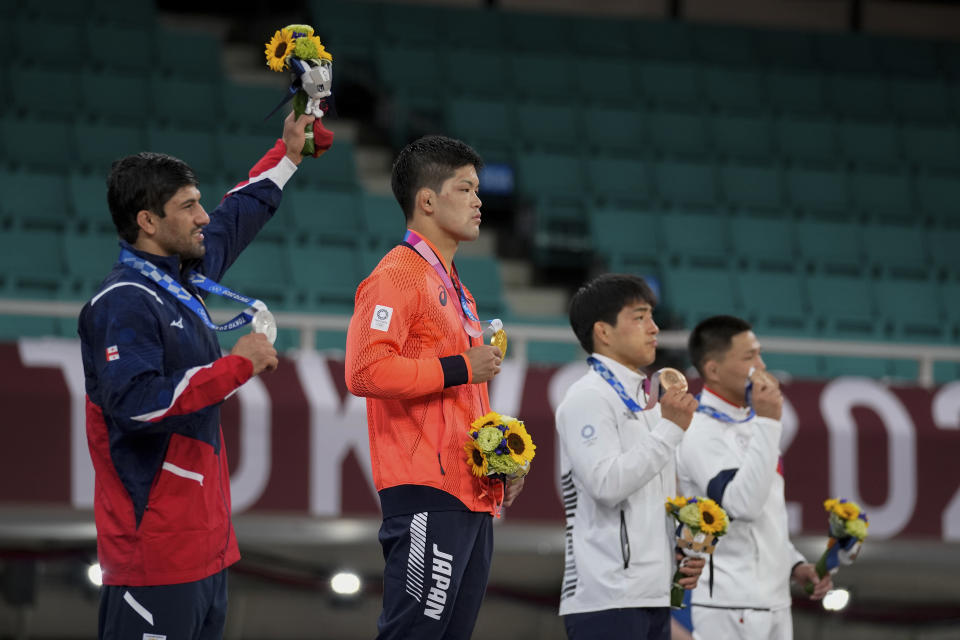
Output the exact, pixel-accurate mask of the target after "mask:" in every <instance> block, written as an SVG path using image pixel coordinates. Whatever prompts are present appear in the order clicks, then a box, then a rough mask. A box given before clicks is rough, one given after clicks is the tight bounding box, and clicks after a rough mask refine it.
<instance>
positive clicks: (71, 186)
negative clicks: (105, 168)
mask: <svg viewBox="0 0 960 640" xmlns="http://www.w3.org/2000/svg"><path fill="white" fill-rule="evenodd" d="M67 190H68V194H69V195H68V198H67V201H68V202H69V203H70V207H71V212H72V214H73V221H74V223H75V224H76V225H77V226H78V227H79V228H80V229H81V230H82V231H102V232H110V233H115V229H116V227H114V224H113V219H112V218H111V217H110V210H109V208H108V207H107V175H106V173H103V174H98V173H92V174H86V173H79V172H76V171H74V172H71V173H70V174H69V175H68V176H67ZM210 208H211V209H212V208H213V207H210Z"/></svg>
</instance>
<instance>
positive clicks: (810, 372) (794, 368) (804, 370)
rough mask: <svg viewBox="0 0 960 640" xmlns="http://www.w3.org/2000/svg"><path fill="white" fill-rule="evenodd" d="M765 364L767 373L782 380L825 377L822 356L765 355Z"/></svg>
mask: <svg viewBox="0 0 960 640" xmlns="http://www.w3.org/2000/svg"><path fill="white" fill-rule="evenodd" d="M761 339H762V337H761ZM763 363H764V364H765V365H766V366H767V371H769V372H771V373H772V374H773V375H775V376H776V377H777V378H778V379H781V380H782V379H784V378H787V377H790V378H799V379H802V380H813V379H817V378H822V377H823V358H822V357H821V356H815V355H807V354H803V353H764V354H763Z"/></svg>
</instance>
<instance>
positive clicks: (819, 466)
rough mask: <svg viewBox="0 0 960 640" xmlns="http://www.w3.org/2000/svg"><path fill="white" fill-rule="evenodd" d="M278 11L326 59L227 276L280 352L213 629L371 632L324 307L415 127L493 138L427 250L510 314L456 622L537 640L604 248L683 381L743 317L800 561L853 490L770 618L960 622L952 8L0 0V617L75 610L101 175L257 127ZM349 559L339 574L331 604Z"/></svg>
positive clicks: (360, 449)
mask: <svg viewBox="0 0 960 640" xmlns="http://www.w3.org/2000/svg"><path fill="white" fill-rule="evenodd" d="M268 9H269V10H268ZM291 22H306V23H309V24H312V25H314V26H316V27H317V30H318V34H319V35H320V36H321V39H322V40H323V42H324V43H325V44H326V45H327V48H328V49H329V50H330V51H331V52H332V53H333V55H334V74H335V82H334V94H335V98H336V114H335V115H331V116H330V117H329V124H328V126H329V127H330V128H331V129H333V130H334V131H335V132H336V136H337V137H336V141H335V144H334V147H333V149H332V150H331V151H330V152H329V153H328V154H327V155H325V156H324V157H323V158H320V159H318V160H308V161H306V162H305V163H304V164H303V165H302V166H301V169H300V171H299V172H298V174H297V175H296V176H295V177H294V178H293V180H292V181H291V183H290V185H289V186H288V189H286V190H285V198H284V203H283V205H282V206H281V209H280V211H279V213H278V216H277V218H276V219H275V220H274V221H272V222H271V223H270V225H268V227H267V229H265V231H264V233H263V234H262V236H261V237H260V238H259V239H258V241H257V242H256V243H255V244H254V245H253V247H252V248H251V249H250V250H249V252H248V254H245V255H244V257H243V258H242V259H241V261H240V262H238V263H237V265H236V267H235V269H234V270H233V271H232V272H231V273H230V274H229V275H228V278H227V280H226V282H228V283H229V284H231V285H233V286H234V287H235V288H237V289H238V290H240V291H243V292H248V293H250V294H253V295H258V296H260V297H262V298H263V299H264V300H266V301H267V302H268V303H269V304H270V306H271V308H272V309H276V310H278V317H279V319H280V322H281V326H283V327H284V329H283V330H282V332H281V336H280V340H279V346H280V347H281V348H282V349H283V351H284V357H283V359H282V361H281V367H280V369H279V370H278V371H277V372H276V373H275V374H272V375H269V376H263V377H262V378H258V379H255V380H253V381H251V382H250V383H248V384H247V385H246V386H245V387H244V388H243V389H242V390H241V392H240V393H238V394H237V395H236V396H235V397H233V398H231V399H230V400H228V401H227V402H226V403H225V405H224V412H223V420H224V430H225V436H226V439H227V447H228V450H229V452H230V458H231V460H230V462H231V474H232V483H233V492H234V507H235V513H236V516H235V523H236V528H237V533H238V538H239V541H240V545H241V551H242V553H243V556H244V558H243V560H242V561H241V562H240V563H239V564H238V565H236V567H235V568H234V569H233V570H232V572H231V583H230V596H231V602H230V614H229V620H228V624H227V631H226V637H227V638H231V639H239V638H245V639H249V640H257V639H260V638H291V639H292V638H330V639H344V640H349V639H352V638H369V637H373V636H374V635H375V621H376V616H377V613H378V606H379V595H380V594H379V589H380V583H379V574H380V570H381V568H382V559H381V557H380V550H379V545H378V544H377V542H376V532H377V527H378V524H379V518H378V506H377V500H376V494H375V492H374V491H373V489H372V487H371V485H370V479H369V474H368V473H367V464H368V463H367V455H366V447H367V444H366V437H367V436H366V426H365V414H364V404H363V402H362V401H361V400H359V399H357V398H354V397H352V396H350V395H349V394H347V393H346V390H345V387H344V383H343V375H342V374H343V357H342V349H343V343H344V330H345V327H346V322H347V320H348V317H349V313H350V309H351V305H352V296H353V291H354V289H355V287H356V284H357V283H358V282H359V280H360V279H362V277H363V276H364V275H365V273H367V272H368V271H369V269H370V268H371V266H372V264H375V261H376V259H377V258H378V257H379V255H381V254H382V253H383V251H384V250H385V248H386V247H389V246H390V245H392V244H393V243H395V242H396V241H397V239H398V237H399V235H400V234H401V233H402V222H401V217H400V213H399V211H398V210H397V209H396V206H395V205H394V204H393V203H392V201H391V198H390V196H389V165H390V159H391V158H392V156H393V155H394V153H395V152H396V150H397V149H399V147H400V146H402V145H403V144H404V143H405V142H407V141H408V140H410V139H412V138H414V137H417V136H419V135H422V134H424V133H430V132H438V133H446V134H449V135H455V136H458V137H461V138H463V139H465V140H467V141H468V142H470V143H471V144H473V145H474V146H475V147H476V148H477V149H478V150H479V151H480V152H481V153H482V155H483V156H484V158H485V159H486V160H487V161H488V166H487V169H486V170H485V172H484V174H483V175H482V182H483V184H482V193H481V197H482V198H483V200H484V207H483V212H484V223H483V228H482V231H483V233H482V234H481V240H480V241H478V242H477V243H472V244H471V245H465V246H463V248H462V249H461V252H460V253H459V254H458V259H457V263H458V265H459V266H460V270H461V272H462V273H463V274H464V279H465V281H466V282H467V283H468V286H470V287H471V289H472V290H473V292H474V293H475V294H476V296H477V298H478V302H479V304H480V308H481V312H482V313H483V314H485V315H488V316H500V317H502V318H504V319H505V321H506V324H507V328H508V331H509V333H510V336H511V345H510V355H509V357H508V358H507V361H506V363H505V366H504V370H503V372H502V373H501V375H500V376H498V378H497V379H496V380H495V381H494V382H493V384H492V386H491V397H492V403H493V406H494V407H495V408H496V409H497V410H499V411H502V412H505V413H510V414H513V415H518V416H520V417H521V418H522V419H524V420H525V422H526V424H527V425H528V428H529V429H530V431H531V433H532V434H533V437H534V439H535V441H536V443H537V445H538V450H537V458H536V460H535V465H534V473H532V474H531V476H530V477H529V481H528V483H527V487H526V488H525V491H524V493H523V494H522V496H521V498H520V499H519V501H518V503H517V505H516V506H515V507H513V508H511V509H510V510H509V511H508V513H507V514H506V516H505V517H504V518H503V520H502V521H498V522H497V524H496V555H495V559H494V566H493V571H492V576H491V584H490V588H489V590H488V594H487V599H486V601H485V604H484V607H483V609H482V611H481V615H480V619H479V622H478V626H477V630H476V633H475V637H476V638H478V639H483V638H501V639H510V638H542V639H553V638H561V637H563V633H562V625H561V623H560V620H559V618H558V617H557V615H556V608H557V604H558V591H559V584H560V575H561V572H562V556H561V554H562V531H563V526H562V509H561V504H560V499H559V490H558V482H557V474H556V465H557V450H556V446H555V438H554V431H553V421H552V411H553V408H554V406H555V405H556V403H557V402H558V400H559V398H560V397H561V395H562V393H563V390H564V389H565V388H566V386H567V385H569V383H570V382H571V381H572V380H573V379H575V378H576V377H577V376H579V375H580V374H581V373H582V371H583V370H584V366H585V365H584V364H583V362H582V355H583V354H581V353H579V350H578V348H577V347H576V345H575V343H574V340H573V336H572V334H571V333H570V331H569V329H568V328H567V327H566V326H565V325H566V321H565V317H564V312H565V308H566V303H567V300H568V299H569V295H570V293H571V292H572V291H573V290H574V289H575V288H576V286H577V285H578V284H580V283H581V282H583V281H584V280H585V279H586V278H588V277H590V276H591V275H594V274H596V273H599V272H602V271H606V270H621V271H631V272H634V273H638V274H641V275H644V276H645V277H648V278H649V279H650V281H651V282H652V283H653V284H654V285H655V287H656V288H657V290H658V292H659V295H660V299H661V304H660V305H659V306H658V308H657V313H656V317H657V320H658V323H659V324H660V326H661V328H663V329H664V333H663V339H662V340H661V345H662V349H661V354H660V356H659V358H658V363H657V366H659V365H662V364H672V365H675V366H680V367H682V368H684V369H686V368H687V367H688V362H687V361H686V359H685V356H684V353H683V348H682V347H683V344H684V341H685V335H686V330H687V329H689V328H690V327H691V326H693V324H694V323H695V322H696V321H697V320H698V319H699V318H702V317H704V316H706V315H710V314H713V313H734V314H738V315H742V316H744V317H747V318H748V319H750V320H751V321H752V322H753V323H754V324H755V326H756V328H757V332H758V334H759V335H760V337H761V339H762V341H763V342H764V344H765V348H766V352H767V355H766V356H765V358H766V360H767V362H768V365H769V366H770V368H771V369H773V370H775V371H776V372H777V374H778V376H779V377H780V378H781V379H782V380H783V381H784V391H785V396H786V399H787V408H786V410H785V416H784V424H785V429H784V436H783V441H782V443H781V445H782V449H783V452H784V476H785V479H786V486H787V500H788V508H789V516H790V522H791V530H792V532H793V533H794V536H795V538H794V539H795V541H796V542H797V544H798V546H799V547H800V548H801V550H802V551H804V553H805V554H806V555H807V557H808V558H809V559H811V560H814V559H816V557H818V555H819V553H820V552H821V551H822V549H823V545H824V543H825V539H826V538H825V524H826V518H825V514H824V512H823V508H822V502H823V500H824V499H825V498H827V497H832V496H845V497H848V498H851V499H854V500H857V501H858V502H860V504H861V505H863V506H864V508H865V509H866V510H867V511H868V512H869V514H870V517H871V529H870V537H869V538H868V539H867V541H866V543H865V546H864V552H863V554H862V556H861V558H860V559H859V560H858V562H857V564H855V565H853V566H851V567H845V568H843V569H842V571H841V572H840V574H839V575H838V576H837V577H836V580H835V581H836V583H837V585H838V586H841V587H844V588H846V589H847V590H849V593H850V602H849V605H848V606H847V607H846V608H845V609H843V610H842V611H838V612H832V611H831V612H828V611H824V610H823V608H822V607H820V605H819V604H816V605H815V604H813V603H809V602H807V601H805V600H804V599H803V598H800V597H798V598H797V599H795V601H794V620H795V629H796V632H795V637H797V638H818V639H819V638H822V639H828V638H844V639H847V640H849V639H857V638H881V639H885V638H917V639H921V638H922V639H934V638H937V639H939V638H944V639H945V638H958V637H960V578H958V577H957V575H956V573H957V567H958V566H960V547H958V545H957V541H958V540H960V470H958V467H957V465H956V463H955V460H956V452H957V451H958V450H960V435H958V431H960V382H957V380H958V379H960V376H958V373H960V349H958V348H957V347H956V346H955V345H956V344H957V338H958V329H960V302H958V300H960V261H958V258H957V250H956V247H957V246H958V240H960V215H958V212H957V202H958V196H960V131H958V127H957V125H958V121H960V91H958V88H960V43H958V39H960V6H958V5H956V4H954V3H949V2H943V3H929V2H905V1H904V2H896V1H885V2H879V1H878V2H869V1H866V0H864V1H862V2H857V1H852V0H851V1H841V0H769V1H763V0H730V1H724V2H717V1H710V0H699V1H696V0H687V1H680V0H675V1H672V2H664V1H654V0H634V1H629V0H594V1H593V2H591V3H589V6H586V3H581V2H574V1H572V0H568V1H562V0H554V1H552V2H545V1H542V0H505V1H500V2H491V3H481V2H471V1H470V0H459V1H456V2H446V3H441V2H434V3H416V4H413V3H402V2H381V3H372V2H371V3H368V2H348V1H342V2H337V1H334V0H314V1H313V2H307V3H304V2H289V3H285V4H284V5H283V6H282V7H276V8H274V7H270V8H266V7H259V8H239V7H238V6H237V5H235V4H234V3H227V2H208V3H196V2H193V3H187V2H179V1H170V2H163V1H158V2H156V3H149V2H120V1H119V0H80V1H77V2H62V1H61V2H50V1H47V2H38V1H33V0H15V1H12V2H4V3H3V4H2V5H0V42H2V43H4V53H5V55H4V56H3V58H2V61H0V131H2V138H0V184H2V186H3V193H4V196H3V198H0V407H2V409H3V416H4V417H3V422H2V433H3V436H4V445H3V447H2V448H0V596H2V598H0V638H48V639H51V640H53V639H60V638H62V639H67V638H89V637H93V636H94V635H95V633H96V617H97V591H96V587H94V586H93V585H92V584H91V583H90V582H89V581H88V579H87V577H86V572H87V568H88V566H89V565H90V564H91V563H92V562H93V561H95V556H96V548H95V531H94V528H93V523H92V513H91V505H92V486H93V485H92V470H91V467H90V462H89V457H88V453H87V448H86V442H85V436H84V427H83V378H82V369H81V366H80V361H79V342H78V340H77V339H76V337H75V336H76V314H77V312H78V310H79V307H80V304H81V303H82V301H83V300H85V299H86V298H87V297H88V296H89V295H90V294H91V292H92V291H94V290H95V288H96V285H97V283H98V282H99V279H100V278H101V277H102V276H103V274H104V273H105V272H106V270H107V269H108V268H109V266H110V263H111V261H112V260H113V257H114V254H115V253H116V247H115V236H114V234H113V232H112V227H111V224H110V220H109V216H108V214H107V213H106V209H105V206H104V186H103V178H104V175H105V173H106V171H107V168H108V167H109V163H110V161H111V160H112V159H113V158H115V157H118V156H122V155H125V154H127V153H133V152H136V151H139V150H142V149H145V148H150V149H152V150H158V151H166V152H169V153H173V154H174V155H178V156H180V157H182V158H184V159H185V160H187V161H188V162H189V163H191V164H192V165H194V166H195V168H196V169H197V171H198V173H199V175H200V179H201V190H202V191H203V192H204V202H205V204H206V205H207V207H208V209H212V208H213V205H214V203H215V202H216V201H217V199H218V197H219V194H221V193H223V192H224V191H225V190H226V189H227V188H228V187H229V186H230V185H231V184H232V183H234V182H236V181H238V180H240V179H241V178H242V176H243V174H244V171H245V169H246V168H247V167H248V166H249V164H251V163H252V162H253V161H254V160H256V158H257V157H258V155H259V153H260V152H261V151H262V150H265V149H266V148H267V146H268V145H269V143H270V142H271V141H272V139H273V138H275V137H276V136H277V134H278V132H279V129H280V120H281V118H280V117H274V118H272V119H271V120H269V121H267V122H264V116H265V115H266V114H267V113H268V112H269V111H270V109H272V108H273V106H274V105H275V104H276V103H277V102H278V101H279V99H280V97H281V96H282V94H283V91H284V87H285V83H286V81H287V79H286V77H285V75H284V74H274V73H272V72H270V71H269V70H268V69H267V68H266V67H265V65H264V63H263V56H262V52H263V43H264V42H265V41H266V40H267V39H268V38H269V36H270V35H271V34H272V33H273V31H274V30H275V29H277V28H279V27H280V26H283V25H285V24H288V23H291ZM218 313H221V314H223V313H227V310H226V309H225V306H223V305H221V308H220V310H219V312H218ZM232 340H233V339H232V338H228V339H227V340H226V341H225V342H224V344H225V346H229V344H230V343H231V342H232ZM694 386H695V387H696V386H697V383H696V381H694ZM343 570H350V571H354V572H356V573H357V574H358V575H359V576H360V577H361V580H362V587H361V590H360V592H359V594H357V595H356V596H353V597H346V596H342V595H336V594H334V593H333V592H332V591H331V589H330V584H329V581H330V578H331V576H333V575H334V574H335V573H337V572H339V571H343Z"/></svg>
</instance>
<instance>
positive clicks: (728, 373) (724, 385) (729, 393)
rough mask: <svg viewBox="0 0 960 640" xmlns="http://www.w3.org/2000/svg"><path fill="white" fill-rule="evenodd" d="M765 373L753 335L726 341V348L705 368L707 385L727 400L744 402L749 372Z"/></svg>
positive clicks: (744, 334) (746, 332)
mask: <svg viewBox="0 0 960 640" xmlns="http://www.w3.org/2000/svg"><path fill="white" fill-rule="evenodd" d="M751 368H756V369H759V370H761V371H762V370H765V369H766V368H767V367H766V365H765V364H764V363H763V358H762V357H761V356H760V341H759V340H758V339H757V336H756V335H755V334H754V333H753V331H744V332H742V333H738V334H737V335H735V336H733V338H731V339H730V348H729V349H727V351H726V352H725V353H724V354H722V355H721V356H719V357H718V358H716V359H712V361H708V362H707V363H706V366H705V370H706V371H705V373H706V376H707V381H706V382H707V384H708V385H709V386H710V388H712V389H713V390H714V391H716V392H717V393H719V394H720V395H721V396H723V397H724V398H728V399H729V400H732V401H735V402H740V403H741V404H742V403H743V402H744V391H745V389H746V385H747V376H749V375H750V369H751Z"/></svg>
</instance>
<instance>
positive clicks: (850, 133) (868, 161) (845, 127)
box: [838, 122, 903, 168]
mask: <svg viewBox="0 0 960 640" xmlns="http://www.w3.org/2000/svg"><path fill="white" fill-rule="evenodd" d="M838 133H839V141H840V151H841V153H842V154H843V157H844V158H845V159H846V160H847V161H848V162H851V163H853V164H855V165H857V166H861V167H881V168H897V167H899V166H900V164H901V163H902V162H903V160H902V157H901V151H900V138H899V136H898V135H897V128H896V126H895V125H894V124H892V123H889V122H879V123H872V122H844V123H843V124H841V125H840V127H839V131H838Z"/></svg>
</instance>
